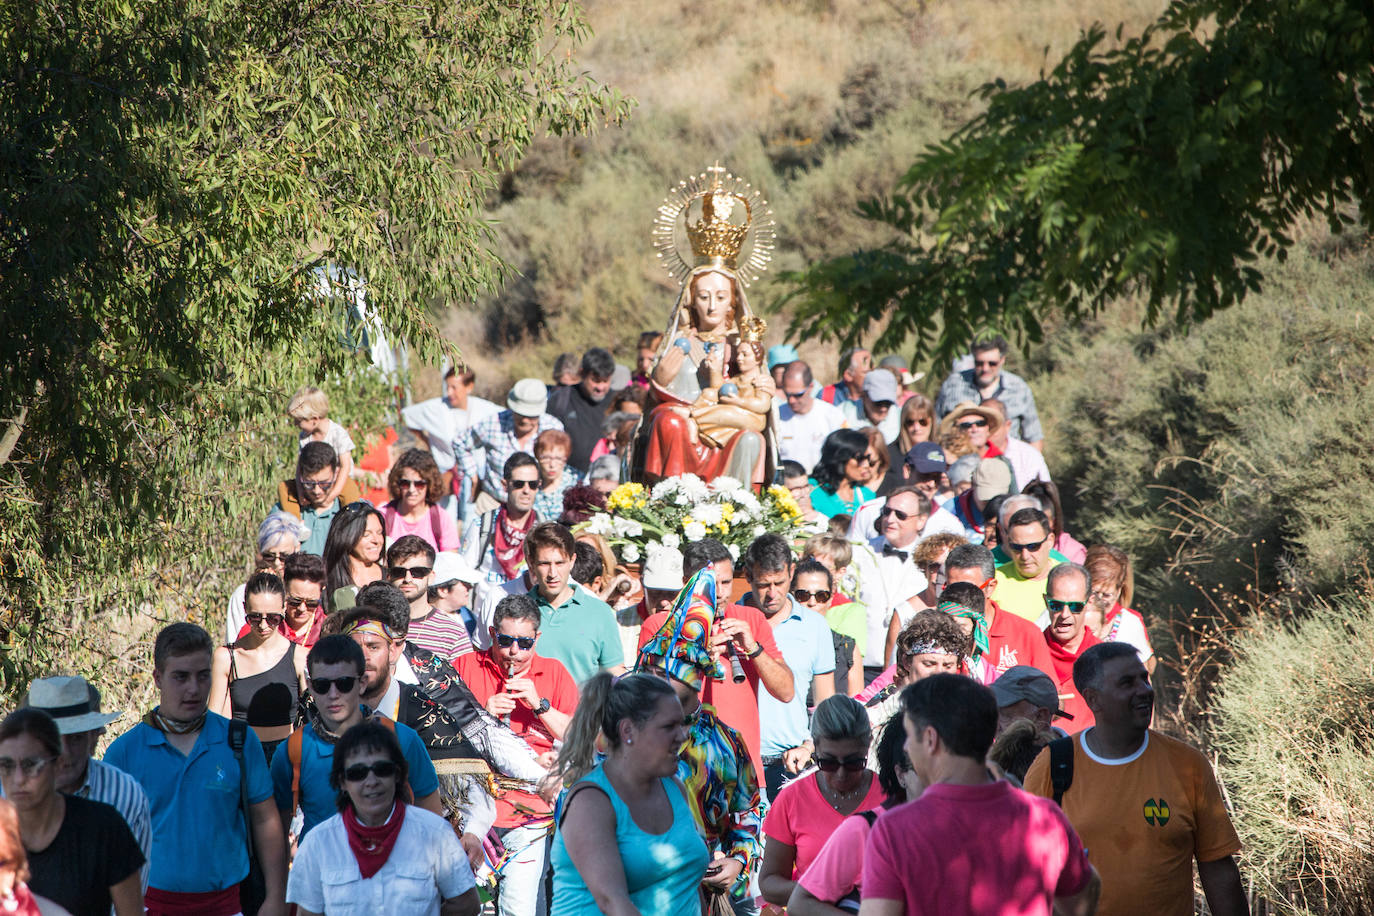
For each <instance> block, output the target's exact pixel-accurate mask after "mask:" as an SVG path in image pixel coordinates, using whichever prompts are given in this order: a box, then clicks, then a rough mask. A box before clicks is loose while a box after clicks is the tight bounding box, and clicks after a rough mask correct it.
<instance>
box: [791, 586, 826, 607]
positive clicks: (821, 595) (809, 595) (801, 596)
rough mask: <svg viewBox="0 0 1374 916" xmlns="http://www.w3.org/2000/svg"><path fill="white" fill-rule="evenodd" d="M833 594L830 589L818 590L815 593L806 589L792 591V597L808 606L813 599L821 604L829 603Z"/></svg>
mask: <svg viewBox="0 0 1374 916" xmlns="http://www.w3.org/2000/svg"><path fill="white" fill-rule="evenodd" d="M831 594H832V592H831V591H830V589H828V588H818V589H816V590H815V591H814V592H813V591H811V590H810V589H805V588H794V589H792V597H794V598H796V599H797V600H798V601H800V602H801V603H802V604H806V603H807V602H808V601H811V600H812V599H815V600H816V601H820V602H826V601H829V600H830V596H831Z"/></svg>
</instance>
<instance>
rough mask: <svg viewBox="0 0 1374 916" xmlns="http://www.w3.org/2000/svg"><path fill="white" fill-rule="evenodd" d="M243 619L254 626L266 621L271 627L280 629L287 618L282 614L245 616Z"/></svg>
mask: <svg viewBox="0 0 1374 916" xmlns="http://www.w3.org/2000/svg"><path fill="white" fill-rule="evenodd" d="M243 619H244V620H247V621H248V622H249V623H251V624H252V625H253V626H257V625H258V624H260V623H262V622H263V621H264V620H266V621H267V625H268V626H269V627H279V626H281V622H282V621H283V620H285V619H286V618H285V617H283V616H282V615H281V614H244V615H243Z"/></svg>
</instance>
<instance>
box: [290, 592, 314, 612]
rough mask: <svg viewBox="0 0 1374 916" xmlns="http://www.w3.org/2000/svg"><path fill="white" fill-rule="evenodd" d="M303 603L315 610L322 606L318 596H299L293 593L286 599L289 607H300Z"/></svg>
mask: <svg viewBox="0 0 1374 916" xmlns="http://www.w3.org/2000/svg"><path fill="white" fill-rule="evenodd" d="M302 604H303V605H305V606H306V607H308V608H310V610H312V611H313V610H315V608H317V607H319V606H320V604H321V601H320V599H318V598H297V597H296V596H295V595H291V596H290V597H288V598H287V599H286V606H287V607H300V606H301V605H302Z"/></svg>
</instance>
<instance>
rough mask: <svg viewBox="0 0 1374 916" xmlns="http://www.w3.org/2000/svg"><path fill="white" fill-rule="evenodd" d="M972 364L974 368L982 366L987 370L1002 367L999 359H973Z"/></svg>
mask: <svg viewBox="0 0 1374 916" xmlns="http://www.w3.org/2000/svg"><path fill="white" fill-rule="evenodd" d="M973 364H974V365H975V366H983V367H986V368H988V369H996V368H997V367H998V366H1000V365H1002V361H1001V360H1000V359H975V360H974V361H973Z"/></svg>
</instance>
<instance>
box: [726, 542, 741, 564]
mask: <svg viewBox="0 0 1374 916" xmlns="http://www.w3.org/2000/svg"><path fill="white" fill-rule="evenodd" d="M726 550H729V551H730V556H731V557H732V558H734V559H736V560H738V559H739V545H738V544H731V545H729V546H728V547H727V548H726Z"/></svg>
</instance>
